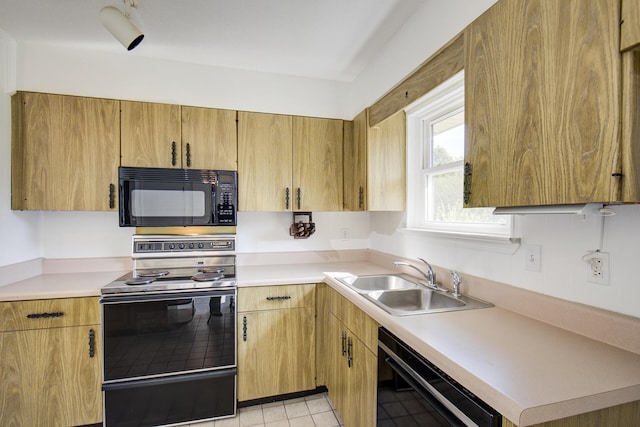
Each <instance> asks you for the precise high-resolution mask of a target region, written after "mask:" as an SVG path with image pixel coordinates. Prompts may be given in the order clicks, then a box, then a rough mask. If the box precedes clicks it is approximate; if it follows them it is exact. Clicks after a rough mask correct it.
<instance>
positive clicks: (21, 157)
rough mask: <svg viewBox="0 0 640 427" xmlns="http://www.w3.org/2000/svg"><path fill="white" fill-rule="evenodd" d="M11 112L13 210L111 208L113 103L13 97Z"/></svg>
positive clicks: (114, 158) (115, 140)
mask: <svg viewBox="0 0 640 427" xmlns="http://www.w3.org/2000/svg"><path fill="white" fill-rule="evenodd" d="M13 110H14V112H13V145H12V158H13V164H12V169H13V170H12V174H13V175H12V176H13V179H12V208H13V209H32V210H74V211H85V210H86V211H92V210H93V211H108V210H113V209H116V208H117V206H116V202H117V195H116V194H115V193H114V192H115V189H116V187H117V184H118V180H117V178H118V176H117V174H118V162H119V159H118V151H119V149H118V128H119V123H120V121H119V114H118V101H115V100H110V99H98V98H83V97H76V96H64V95H50V94H43V93H18V94H17V95H15V96H14V98H13ZM111 186H113V187H111Z"/></svg>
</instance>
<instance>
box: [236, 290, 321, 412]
mask: <svg viewBox="0 0 640 427" xmlns="http://www.w3.org/2000/svg"><path fill="white" fill-rule="evenodd" d="M315 342H316V336H315V284H307V285H282V286H264V287H263V286H260V287H252V288H239V289H238V401H240V402H244V401H248V400H253V399H259V398H264V397H270V396H278V395H282V394H287V393H294V392H299V391H305V390H312V389H314V388H315V376H316V375H315V372H316V371H315V366H316V362H315Z"/></svg>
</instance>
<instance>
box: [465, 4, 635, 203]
mask: <svg viewBox="0 0 640 427" xmlns="http://www.w3.org/2000/svg"><path fill="white" fill-rule="evenodd" d="M619 20H620V6H619V1H618V0H593V1H588V2H585V1H581V0H566V1H555V0H509V1H506V0H501V1H499V2H498V3H496V4H495V5H493V6H492V7H491V8H490V9H489V10H488V11H487V12H485V13H484V14H483V15H481V16H480V17H479V18H478V19H477V20H476V21H474V22H473V23H472V24H471V25H470V26H469V27H467V29H466V30H465V46H466V48H465V57H466V61H465V121H466V123H465V125H466V144H465V156H464V157H465V163H466V164H468V165H469V168H468V171H469V172H470V176H469V178H470V179H469V180H468V181H469V183H470V186H469V188H468V190H469V195H468V200H467V203H466V205H465V206H467V207H480V206H527V205H554V204H575V203H585V202H612V201H619V200H620V198H621V186H622V185H625V183H628V184H630V181H632V180H633V179H634V178H632V177H630V176H627V175H625V171H623V170H622V169H621V160H620V159H621V144H622V142H621V125H620V123H621V107H620V105H621V84H622V83H621V55H620V52H619V40H620V25H619Z"/></svg>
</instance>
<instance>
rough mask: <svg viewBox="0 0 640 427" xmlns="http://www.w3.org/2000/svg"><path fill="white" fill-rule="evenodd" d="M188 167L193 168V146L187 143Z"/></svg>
mask: <svg viewBox="0 0 640 427" xmlns="http://www.w3.org/2000/svg"><path fill="white" fill-rule="evenodd" d="M186 156H187V167H188V168H190V167H191V144H189V143H188V142H187V154H186Z"/></svg>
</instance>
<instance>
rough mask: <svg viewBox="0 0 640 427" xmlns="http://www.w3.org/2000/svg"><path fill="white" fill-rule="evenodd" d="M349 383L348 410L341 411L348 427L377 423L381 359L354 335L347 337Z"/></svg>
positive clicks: (347, 374) (347, 392)
mask: <svg viewBox="0 0 640 427" xmlns="http://www.w3.org/2000/svg"><path fill="white" fill-rule="evenodd" d="M347 341H348V342H347V346H348V347H350V348H348V349H347V353H348V355H347V357H349V356H350V362H348V363H347V372H346V375H345V378H347V382H348V386H347V388H346V393H345V396H344V397H345V402H344V405H345V407H346V408H347V410H346V411H342V412H340V411H338V413H339V414H340V417H341V418H342V421H343V422H344V425H345V427H358V426H374V425H376V409H377V402H376V399H377V395H376V394H377V378H378V375H377V373H378V358H377V356H376V355H374V354H373V353H372V352H371V351H369V349H367V347H366V346H365V345H364V344H363V342H362V341H360V340H359V339H358V338H357V337H356V336H355V335H349V336H348V337H347Z"/></svg>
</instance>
